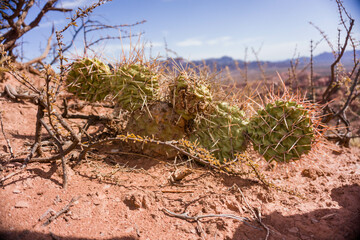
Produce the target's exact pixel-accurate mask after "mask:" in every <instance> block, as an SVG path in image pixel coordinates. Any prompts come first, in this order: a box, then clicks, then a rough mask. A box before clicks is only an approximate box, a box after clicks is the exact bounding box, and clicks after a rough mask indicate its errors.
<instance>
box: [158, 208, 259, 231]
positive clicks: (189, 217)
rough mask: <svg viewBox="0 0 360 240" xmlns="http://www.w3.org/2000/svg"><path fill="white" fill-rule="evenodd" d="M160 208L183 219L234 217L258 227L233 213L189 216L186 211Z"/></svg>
mask: <svg viewBox="0 0 360 240" xmlns="http://www.w3.org/2000/svg"><path fill="white" fill-rule="evenodd" d="M162 210H163V211H164V212H165V213H167V214H168V215H170V216H172V217H177V218H181V219H184V220H193V221H198V220H200V219H201V218H231V219H235V220H238V221H240V222H243V223H245V224H246V225H248V226H250V227H252V228H254V229H259V228H258V227H255V226H253V225H251V224H249V223H248V222H246V221H249V219H248V218H246V217H239V216H236V215H233V214H208V215H198V216H195V217H191V216H189V215H188V214H187V213H182V214H178V213H174V212H171V211H169V210H167V209H166V208H163V209H162Z"/></svg>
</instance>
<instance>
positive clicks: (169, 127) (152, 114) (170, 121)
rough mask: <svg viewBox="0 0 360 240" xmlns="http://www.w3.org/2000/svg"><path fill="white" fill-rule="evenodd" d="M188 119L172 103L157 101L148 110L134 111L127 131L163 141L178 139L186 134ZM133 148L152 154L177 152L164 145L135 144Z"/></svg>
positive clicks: (174, 153) (173, 153)
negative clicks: (178, 112)
mask: <svg viewBox="0 0 360 240" xmlns="http://www.w3.org/2000/svg"><path fill="white" fill-rule="evenodd" d="M185 125H186V121H185V120H184V119H182V118H180V116H179V115H178V114H177V113H176V112H174V110H173V108H172V107H171V105H169V104H168V103H165V102H156V103H153V104H152V105H149V106H148V110H140V109H139V110H136V111H134V112H133V113H132V115H131V117H130V120H129V122H128V124H127V126H126V129H125V131H126V132H128V133H134V134H136V135H140V136H148V137H154V138H155V139H158V140H161V141H170V140H178V139H181V138H183V137H184V136H185ZM133 145H135V148H134V149H132V150H135V151H136V150H139V149H140V150H141V151H142V152H143V153H145V154H147V155H151V156H167V157H175V156H176V155H177V152H176V151H175V150H174V149H172V148H170V147H166V146H163V145H156V144H147V145H144V146H139V143H136V144H133Z"/></svg>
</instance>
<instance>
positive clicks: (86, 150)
mask: <svg viewBox="0 0 360 240" xmlns="http://www.w3.org/2000/svg"><path fill="white" fill-rule="evenodd" d="M116 141H118V142H119V141H120V142H124V141H125V142H126V141H134V142H136V141H139V139H138V138H136V137H135V136H134V137H131V136H130V137H129V136H127V137H126V138H124V139H120V138H108V139H105V140H102V141H98V142H95V143H93V144H90V145H89V146H87V147H86V148H84V149H83V151H82V152H81V153H80V155H79V160H78V161H77V162H76V165H77V164H78V163H79V162H80V161H81V160H82V159H84V158H85V156H86V153H87V152H88V151H89V150H90V149H91V148H94V147H98V146H101V145H102V144H104V143H108V142H116ZM143 142H144V143H152V144H158V145H165V146H169V147H172V148H174V149H175V150H177V151H178V152H180V153H182V154H184V155H186V156H189V157H191V158H192V159H194V160H195V161H196V162H198V163H200V164H203V165H205V166H208V167H211V168H214V169H218V170H221V167H219V166H216V165H214V164H211V163H210V162H207V161H205V160H203V159H202V158H200V157H197V156H194V155H193V154H191V153H189V152H187V151H185V150H183V149H181V148H180V147H178V146H176V144H177V143H178V142H177V141H166V142H162V141H158V140H154V139H146V140H143Z"/></svg>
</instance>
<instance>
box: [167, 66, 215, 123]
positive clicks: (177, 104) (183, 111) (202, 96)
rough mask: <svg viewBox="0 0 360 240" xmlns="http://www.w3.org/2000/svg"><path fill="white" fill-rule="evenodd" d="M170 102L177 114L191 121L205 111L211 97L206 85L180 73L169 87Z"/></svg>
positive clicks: (184, 73)
mask: <svg viewBox="0 0 360 240" xmlns="http://www.w3.org/2000/svg"><path fill="white" fill-rule="evenodd" d="M170 101H171V103H172V105H173V106H174V109H175V111H176V112H177V113H178V114H180V115H181V116H182V117H183V118H184V119H186V120H191V119H195V118H196V116H197V115H198V113H200V114H201V113H203V112H205V111H206V109H207V108H208V106H209V105H210V103H211V102H212V96H211V92H210V88H209V86H208V84H207V83H205V82H201V81H200V80H199V79H197V78H195V77H193V76H191V75H189V74H187V73H186V72H182V73H180V74H179V76H177V77H176V78H175V81H174V83H172V84H171V85H170Z"/></svg>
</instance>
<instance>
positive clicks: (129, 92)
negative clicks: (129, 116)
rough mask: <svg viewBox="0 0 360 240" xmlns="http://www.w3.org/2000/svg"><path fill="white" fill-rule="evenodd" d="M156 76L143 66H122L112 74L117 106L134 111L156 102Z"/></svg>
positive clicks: (157, 86)
mask: <svg viewBox="0 0 360 240" xmlns="http://www.w3.org/2000/svg"><path fill="white" fill-rule="evenodd" d="M158 79H159V77H158V75H157V74H155V73H154V72H152V71H151V70H150V69H149V68H148V67H146V66H144V65H134V64H132V65H124V66H122V67H121V68H120V69H118V70H117V72H116V73H115V74H114V77H113V80H114V85H115V87H114V92H115V99H116V101H117V102H118V104H119V106H120V107H121V108H123V109H126V110H129V111H135V110H137V109H140V108H142V107H143V106H145V105H148V104H151V103H152V102H154V101H156V100H157V91H158V88H159V83H158Z"/></svg>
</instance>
